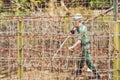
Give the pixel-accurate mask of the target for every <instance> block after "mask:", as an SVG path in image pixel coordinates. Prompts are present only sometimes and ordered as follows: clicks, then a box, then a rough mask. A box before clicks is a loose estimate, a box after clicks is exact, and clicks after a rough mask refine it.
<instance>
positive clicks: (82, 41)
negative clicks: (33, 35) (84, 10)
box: [68, 14, 100, 79]
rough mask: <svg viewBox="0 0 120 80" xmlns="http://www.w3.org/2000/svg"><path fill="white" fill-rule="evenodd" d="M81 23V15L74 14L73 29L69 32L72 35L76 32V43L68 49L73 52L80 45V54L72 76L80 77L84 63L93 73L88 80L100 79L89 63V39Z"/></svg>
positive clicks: (90, 62) (85, 28)
mask: <svg viewBox="0 0 120 80" xmlns="http://www.w3.org/2000/svg"><path fill="white" fill-rule="evenodd" d="M81 21H82V15H81V14H75V15H74V16H73V25H74V29H73V30H71V33H72V34H74V32H75V31H77V32H78V41H77V42H76V43H75V44H74V45H73V46H71V47H69V48H68V49H69V50H73V49H74V48H75V47H76V46H78V45H81V51H82V54H81V55H80V56H79V59H80V60H78V64H77V65H78V70H76V71H74V72H73V73H72V75H81V74H82V70H81V69H82V68H83V66H84V64H85V63H86V64H87V66H88V68H89V69H91V70H92V72H93V73H94V75H93V76H90V77H89V78H90V79H93V78H100V75H99V74H98V73H97V71H96V68H95V66H94V65H93V63H92V61H91V56H90V39H89V38H88V31H87V27H86V26H85V25H83V24H82V23H81Z"/></svg>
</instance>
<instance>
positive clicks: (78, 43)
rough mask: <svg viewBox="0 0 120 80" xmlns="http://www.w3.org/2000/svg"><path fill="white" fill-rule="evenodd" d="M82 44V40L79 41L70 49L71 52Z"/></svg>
mask: <svg viewBox="0 0 120 80" xmlns="http://www.w3.org/2000/svg"><path fill="white" fill-rule="evenodd" d="M80 44H81V40H78V41H77V42H76V43H75V44H74V45H73V46H71V47H69V48H68V49H69V50H73V49H74V48H75V47H77V46H78V45H80Z"/></svg>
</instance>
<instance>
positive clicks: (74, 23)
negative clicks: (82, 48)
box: [73, 21, 81, 27]
mask: <svg viewBox="0 0 120 80" xmlns="http://www.w3.org/2000/svg"><path fill="white" fill-rule="evenodd" d="M73 25H74V26H75V27H78V26H80V25H81V22H80V21H73Z"/></svg>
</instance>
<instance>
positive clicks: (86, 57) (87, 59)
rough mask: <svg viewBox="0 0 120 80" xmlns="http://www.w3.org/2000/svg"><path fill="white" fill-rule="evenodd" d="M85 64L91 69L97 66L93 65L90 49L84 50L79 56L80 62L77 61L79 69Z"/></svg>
mask: <svg viewBox="0 0 120 80" xmlns="http://www.w3.org/2000/svg"><path fill="white" fill-rule="evenodd" d="M85 64H86V65H87V66H88V68H89V69H91V70H94V69H95V66H94V65H93V63H92V60H91V55H90V50H89V49H86V50H82V54H81V55H80V56H79V58H78V63H77V65H78V69H80V70H81V69H82V68H83V67H84V65H85Z"/></svg>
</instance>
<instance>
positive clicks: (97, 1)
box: [90, 0, 111, 9]
mask: <svg viewBox="0 0 120 80" xmlns="http://www.w3.org/2000/svg"><path fill="white" fill-rule="evenodd" d="M110 6H111V0H104V2H103V0H91V1H90V7H91V8H101V9H102V8H106V7H110Z"/></svg>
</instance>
